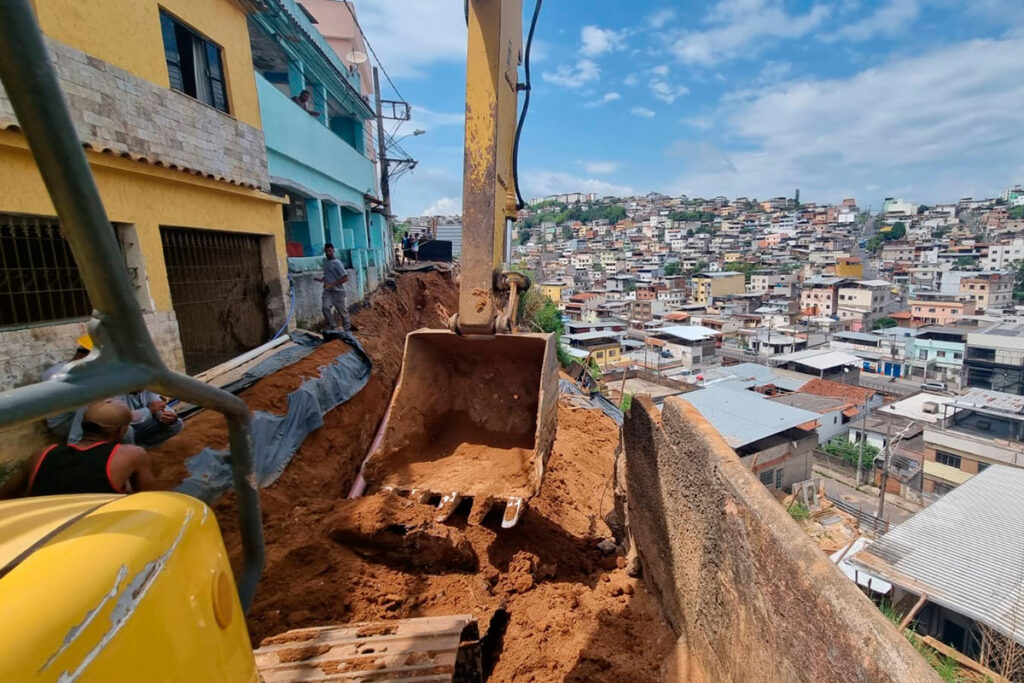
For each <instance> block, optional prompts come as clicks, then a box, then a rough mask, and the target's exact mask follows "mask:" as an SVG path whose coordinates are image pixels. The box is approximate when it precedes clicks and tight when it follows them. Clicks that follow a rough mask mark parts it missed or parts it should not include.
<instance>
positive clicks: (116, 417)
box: [28, 399, 156, 496]
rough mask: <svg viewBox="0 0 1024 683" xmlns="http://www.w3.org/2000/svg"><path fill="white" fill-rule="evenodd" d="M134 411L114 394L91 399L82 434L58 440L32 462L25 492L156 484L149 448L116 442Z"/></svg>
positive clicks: (128, 488)
mask: <svg viewBox="0 0 1024 683" xmlns="http://www.w3.org/2000/svg"><path fill="white" fill-rule="evenodd" d="M131 421H132V411H131V409H130V408H129V407H128V406H126V405H125V404H124V403H121V402H119V401H114V400H110V399H108V400H106V401H100V402H97V403H93V404H91V405H89V407H87V408H86V409H85V414H84V416H83V418H82V440H81V441H80V442H79V443H77V444H66V445H65V444H57V445H54V446H50V447H49V448H47V449H45V450H44V451H43V452H42V453H40V454H39V455H38V456H37V457H36V460H35V462H34V463H33V465H32V469H31V475H30V478H29V482H28V495H30V496H48V495H57V494H61V493H131V492H134V491H149V490H153V489H155V488H156V481H155V480H154V478H153V471H152V468H151V467H150V462H149V454H148V453H146V451H145V450H143V449H142V448H140V447H138V446H132V445H129V444H121V443H118V442H119V441H120V440H121V438H122V437H124V434H125V432H126V431H127V430H128V427H129V426H130V425H131Z"/></svg>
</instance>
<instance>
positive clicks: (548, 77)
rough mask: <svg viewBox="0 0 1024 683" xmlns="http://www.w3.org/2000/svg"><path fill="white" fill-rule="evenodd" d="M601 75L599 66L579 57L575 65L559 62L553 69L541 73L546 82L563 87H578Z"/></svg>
mask: <svg viewBox="0 0 1024 683" xmlns="http://www.w3.org/2000/svg"><path fill="white" fill-rule="evenodd" d="M600 75H601V68H600V67H598V65H597V64H595V63H594V62H593V61H591V60H589V59H581V60H579V61H578V62H576V65H575V66H567V65H565V64H559V65H558V68H557V69H555V70H554V71H545V72H544V73H542V74H541V78H543V79H544V80H545V81H547V82H548V83H554V84H555V85H560V86H562V87H564V88H579V87H582V86H583V85H586V84H587V83H589V82H591V81H595V80H597V78H598V76H600Z"/></svg>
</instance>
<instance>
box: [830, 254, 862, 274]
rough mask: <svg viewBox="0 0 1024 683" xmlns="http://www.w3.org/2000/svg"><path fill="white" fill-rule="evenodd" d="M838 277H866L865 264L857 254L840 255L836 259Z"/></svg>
mask: <svg viewBox="0 0 1024 683" xmlns="http://www.w3.org/2000/svg"><path fill="white" fill-rule="evenodd" d="M836 277H844V278H850V279H853V280H863V279H864V264H863V263H862V262H861V260H860V259H859V258H857V257H855V256H850V257H846V258H843V257H840V258H837V259H836Z"/></svg>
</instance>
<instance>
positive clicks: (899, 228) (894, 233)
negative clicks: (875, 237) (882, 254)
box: [885, 221, 907, 240]
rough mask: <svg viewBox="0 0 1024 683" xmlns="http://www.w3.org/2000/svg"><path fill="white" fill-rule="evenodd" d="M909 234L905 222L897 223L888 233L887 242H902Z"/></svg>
mask: <svg viewBox="0 0 1024 683" xmlns="http://www.w3.org/2000/svg"><path fill="white" fill-rule="evenodd" d="M906 234H907V224H906V223H904V222H903V221H896V222H895V223H893V224H892V230H890V231H889V232H887V233H886V235H885V238H886V239H887V240H901V239H903V238H904V237H905V236H906Z"/></svg>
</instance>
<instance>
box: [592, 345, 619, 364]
mask: <svg viewBox="0 0 1024 683" xmlns="http://www.w3.org/2000/svg"><path fill="white" fill-rule="evenodd" d="M590 357H591V358H593V359H594V362H595V363H597V364H598V366H599V367H601V368H602V369H603V368H605V367H607V366H609V365H611V364H612V363H618V362H619V345H618V344H602V345H600V346H594V347H592V348H591V351H590Z"/></svg>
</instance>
